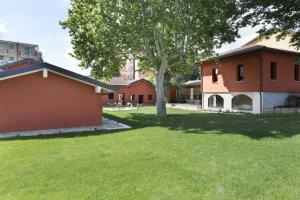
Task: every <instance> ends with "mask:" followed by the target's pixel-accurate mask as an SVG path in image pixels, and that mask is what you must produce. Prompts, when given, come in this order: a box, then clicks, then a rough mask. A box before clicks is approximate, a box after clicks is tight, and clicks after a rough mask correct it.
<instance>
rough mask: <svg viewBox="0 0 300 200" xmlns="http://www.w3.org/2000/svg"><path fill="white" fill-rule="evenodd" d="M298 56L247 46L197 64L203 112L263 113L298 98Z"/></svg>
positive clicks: (285, 51)
mask: <svg viewBox="0 0 300 200" xmlns="http://www.w3.org/2000/svg"><path fill="white" fill-rule="evenodd" d="M299 58H300V53H298V52H295V51H289V50H282V49H276V48H271V47H266V46H263V45H247V46H244V47H241V48H238V49H236V50H233V51H230V52H227V53H224V54H221V55H220V56H219V57H218V58H217V61H216V60H214V59H210V60H206V61H204V62H203V63H202V64H201V75H202V92H203V108H204V109H218V110H223V111H243V112H251V113H266V112H268V110H270V109H273V108H274V107H276V106H282V105H284V104H285V102H286V100H287V97H289V96H290V95H294V96H300V74H299V73H300V68H299V67H300V66H299V64H300V62H299Z"/></svg>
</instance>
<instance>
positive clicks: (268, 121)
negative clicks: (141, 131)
mask: <svg viewBox="0 0 300 200" xmlns="http://www.w3.org/2000/svg"><path fill="white" fill-rule="evenodd" d="M110 117H111V116H110ZM115 119H116V118H115ZM116 120H118V121H122V122H124V123H126V124H128V125H130V126H132V127H135V128H144V127H165V128H167V129H169V130H171V131H172V130H179V131H182V132H183V133H190V134H209V133H214V134H239V135H244V136H247V137H249V138H253V139H260V138H267V137H272V138H286V137H292V136H294V135H298V134H300V115H296V114H295V115H294V114H291V115H262V116H261V115H252V114H246V115H235V114H220V113H194V112H193V113H184V114H169V115H168V116H167V117H164V118H157V117H156V116H155V115H154V114H144V113H130V114H129V115H128V116H127V117H125V118H119V119H116Z"/></svg>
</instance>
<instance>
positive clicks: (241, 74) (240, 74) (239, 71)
mask: <svg viewBox="0 0 300 200" xmlns="http://www.w3.org/2000/svg"><path fill="white" fill-rule="evenodd" d="M244 78H245V71H244V65H237V81H242V80H244Z"/></svg>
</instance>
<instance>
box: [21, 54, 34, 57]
mask: <svg viewBox="0 0 300 200" xmlns="http://www.w3.org/2000/svg"><path fill="white" fill-rule="evenodd" d="M21 57H22V58H35V57H36V53H29V54H24V53H21Z"/></svg>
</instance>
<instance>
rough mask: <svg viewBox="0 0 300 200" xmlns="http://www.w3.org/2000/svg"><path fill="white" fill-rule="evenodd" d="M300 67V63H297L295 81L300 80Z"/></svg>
mask: <svg viewBox="0 0 300 200" xmlns="http://www.w3.org/2000/svg"><path fill="white" fill-rule="evenodd" d="M299 68H300V65H295V68H294V77H295V81H300V75H299V72H300V70H299Z"/></svg>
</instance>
